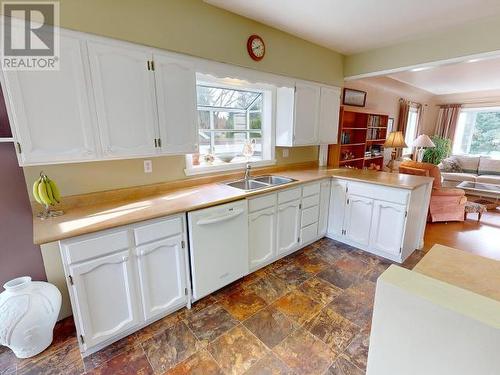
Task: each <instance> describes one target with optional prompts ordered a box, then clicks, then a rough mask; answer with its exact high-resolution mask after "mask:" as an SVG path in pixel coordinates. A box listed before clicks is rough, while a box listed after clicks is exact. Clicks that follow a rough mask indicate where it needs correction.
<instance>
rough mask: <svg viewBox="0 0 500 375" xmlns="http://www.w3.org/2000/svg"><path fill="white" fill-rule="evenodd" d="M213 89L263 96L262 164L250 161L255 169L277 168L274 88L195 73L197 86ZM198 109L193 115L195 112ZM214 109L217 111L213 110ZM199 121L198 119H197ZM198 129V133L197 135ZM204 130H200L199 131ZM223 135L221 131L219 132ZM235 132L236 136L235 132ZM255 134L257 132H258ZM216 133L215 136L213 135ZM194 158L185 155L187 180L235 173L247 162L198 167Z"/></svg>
mask: <svg viewBox="0 0 500 375" xmlns="http://www.w3.org/2000/svg"><path fill="white" fill-rule="evenodd" d="M198 85H202V86H212V87H219V88H223V89H229V90H243V91H259V92H262V94H263V97H262V127H261V130H260V132H261V139H262V160H256V161H250V163H251V164H252V166H254V167H262V166H270V165H275V164H276V159H275V146H276V137H275V123H276V86H275V85H272V84H267V83H254V82H249V81H247V80H244V79H235V78H217V77H214V76H212V75H208V74H203V73H196V86H198ZM198 108H199V107H198V105H197V107H196V111H197V112H198ZM213 108H216V107H213ZM220 110H221V111H223V110H224V109H223V108H220ZM196 118H198V116H196ZM199 130H200V129H198V131H199ZM201 130H203V129H201ZM245 131H246V132H248V133H251V132H256V130H253V131H252V129H248V130H242V131H240V132H245ZM221 132H224V130H221ZM235 132H237V131H236V130H235ZM257 132H258V130H257ZM214 133H215V132H214ZM192 157H193V154H188V155H186V168H185V169H184V173H185V174H186V176H193V175H200V174H206V173H213V172H224V171H231V170H238V169H242V168H244V167H245V165H246V162H236V163H226V164H215V165H199V166H193V163H192Z"/></svg>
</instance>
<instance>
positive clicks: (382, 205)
mask: <svg viewBox="0 0 500 375" xmlns="http://www.w3.org/2000/svg"><path fill="white" fill-rule="evenodd" d="M430 191H431V186H430V185H429V184H427V185H426V184H423V185H421V186H419V187H418V188H415V189H404V188H395V187H389V186H383V185H376V184H371V183H365V182H354V181H349V180H341V179H333V180H332V182H331V195H330V211H329V217H328V231H327V237H329V238H332V239H334V240H337V241H340V242H345V243H347V244H349V245H352V246H355V247H358V248H360V249H362V250H365V251H369V252H372V253H374V254H376V255H379V256H381V257H384V258H387V259H390V260H393V261H396V262H403V261H404V260H405V259H406V258H407V257H408V256H409V255H410V254H411V253H412V252H413V251H414V250H415V249H419V248H421V247H422V244H423V235H424V230H425V221H426V216H427V210H428V207H429V199H430ZM407 218H412V219H413V220H412V221H411V224H408V223H409V221H408V220H407ZM407 224H408V225H407Z"/></svg>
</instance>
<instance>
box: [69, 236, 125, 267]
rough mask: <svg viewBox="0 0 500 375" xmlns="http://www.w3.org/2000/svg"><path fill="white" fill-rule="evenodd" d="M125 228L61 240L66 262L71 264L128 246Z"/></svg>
mask: <svg viewBox="0 0 500 375" xmlns="http://www.w3.org/2000/svg"><path fill="white" fill-rule="evenodd" d="M129 245H130V244H129V240H128V234H127V231H126V230H122V231H118V232H111V233H109V232H108V233H106V234H104V233H103V234H91V235H85V236H81V237H78V238H75V239H71V240H67V241H61V246H62V248H63V249H64V254H65V256H66V262H67V263H68V264H73V263H77V262H81V261H84V260H87V259H91V258H95V257H100V256H103V255H107V254H111V253H114V252H116V251H120V250H126V249H128V248H129Z"/></svg>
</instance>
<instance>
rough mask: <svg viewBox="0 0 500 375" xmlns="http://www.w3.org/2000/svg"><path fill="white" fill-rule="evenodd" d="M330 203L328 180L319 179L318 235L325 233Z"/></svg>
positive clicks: (321, 235)
mask: <svg viewBox="0 0 500 375" xmlns="http://www.w3.org/2000/svg"><path fill="white" fill-rule="evenodd" d="M329 205H330V180H329V179H328V180H324V181H321V184H320V193H319V219H318V237H323V236H324V235H325V234H326V230H327V227H328V206H329Z"/></svg>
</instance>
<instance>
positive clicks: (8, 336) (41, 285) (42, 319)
mask: <svg viewBox="0 0 500 375" xmlns="http://www.w3.org/2000/svg"><path fill="white" fill-rule="evenodd" d="M3 287H4V288H5V291H4V292H3V293H1V294H0V345H5V346H8V347H9V348H10V349H12V351H13V352H14V354H15V355H16V356H17V357H18V358H28V357H33V356H35V355H37V354H38V353H41V352H42V351H44V350H45V349H46V348H47V347H48V346H49V345H50V344H51V343H52V334H53V330H54V325H55V324H56V321H57V316H58V315H59V310H60V309H61V293H60V292H59V289H57V288H56V287H55V286H54V285H52V284H49V283H46V282H42V281H31V277H29V276H24V277H19V278H17V279H14V280H11V281H9V282H7V283H5V284H4V286H3Z"/></svg>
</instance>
